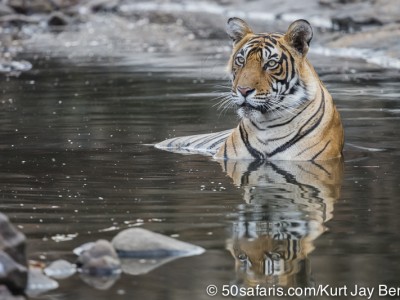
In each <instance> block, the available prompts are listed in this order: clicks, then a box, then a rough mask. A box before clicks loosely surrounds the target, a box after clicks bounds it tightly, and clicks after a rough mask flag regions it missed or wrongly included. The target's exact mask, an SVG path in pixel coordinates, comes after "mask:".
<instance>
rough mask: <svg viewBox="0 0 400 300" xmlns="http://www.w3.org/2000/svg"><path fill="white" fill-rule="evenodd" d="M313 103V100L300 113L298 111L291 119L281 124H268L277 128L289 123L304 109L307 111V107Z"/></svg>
mask: <svg viewBox="0 0 400 300" xmlns="http://www.w3.org/2000/svg"><path fill="white" fill-rule="evenodd" d="M311 103H312V101H310V102H309V103H308V104H307V105H306V106H305V107H304V108H303V109H302V110H301V111H300V112H299V113H297V114H296V115H295V116H294V117H293V118H291V119H290V120H288V121H286V122H284V123H279V124H275V125H270V126H268V128H275V127H280V126H284V125H287V124H289V123H290V122H292V121H293V120H294V119H296V118H297V117H298V116H299V115H300V114H301V113H302V112H303V111H305V110H306V109H307V107H308V106H309V105H310V104H311Z"/></svg>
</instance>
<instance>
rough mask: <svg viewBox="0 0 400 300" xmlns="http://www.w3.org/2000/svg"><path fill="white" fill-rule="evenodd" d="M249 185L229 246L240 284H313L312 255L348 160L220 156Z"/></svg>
mask: <svg viewBox="0 0 400 300" xmlns="http://www.w3.org/2000/svg"><path fill="white" fill-rule="evenodd" d="M220 163H221V166H222V169H223V170H224V171H225V172H226V173H227V174H228V176H229V177H231V178H232V179H233V183H234V184H235V185H236V186H239V187H240V188H241V189H243V190H244V193H243V200H244V201H245V203H246V205H240V206H239V207H238V209H237V210H238V211H237V214H236V215H237V216H235V218H234V219H233V222H232V223H233V224H232V227H233V228H232V237H231V238H228V239H227V241H226V248H227V250H229V252H230V253H231V254H232V256H233V257H234V259H235V266H236V274H237V278H238V280H240V281H241V283H243V284H246V285H250V286H255V285H257V284H266V285H273V284H276V285H279V286H284V287H290V286H295V287H298V286H311V285H312V278H311V262H310V258H309V254H310V253H311V252H312V251H313V250H314V248H315V246H314V241H315V240H316V239H317V238H318V237H319V236H320V235H321V234H323V233H324V232H325V230H326V228H325V225H324V224H325V223H326V222H328V221H329V220H331V219H332V218H333V211H334V204H335V202H336V201H337V200H338V199H339V197H340V192H341V184H342V179H343V159H342V158H338V159H331V160H326V161H318V162H313V161H273V162H272V161H259V160H256V161H249V160H227V161H220Z"/></svg>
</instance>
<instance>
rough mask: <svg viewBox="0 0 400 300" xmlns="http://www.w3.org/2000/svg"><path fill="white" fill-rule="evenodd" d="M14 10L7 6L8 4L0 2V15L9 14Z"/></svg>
mask: <svg viewBox="0 0 400 300" xmlns="http://www.w3.org/2000/svg"><path fill="white" fill-rule="evenodd" d="M14 13H15V11H14V10H13V9H12V8H11V7H9V6H8V5H5V4H2V3H0V16H6V15H11V14H14Z"/></svg>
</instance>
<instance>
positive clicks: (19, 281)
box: [0, 251, 27, 295]
mask: <svg viewBox="0 0 400 300" xmlns="http://www.w3.org/2000/svg"><path fill="white" fill-rule="evenodd" d="M0 285H5V286H7V288H8V289H9V290H10V291H11V292H12V293H13V294H17V295H21V294H23V293H24V290H25V288H26V285H27V269H26V267H24V266H22V265H20V264H19V263H17V262H16V261H15V260H14V259H13V258H12V257H11V256H9V255H8V254H7V253H6V252H4V251H0Z"/></svg>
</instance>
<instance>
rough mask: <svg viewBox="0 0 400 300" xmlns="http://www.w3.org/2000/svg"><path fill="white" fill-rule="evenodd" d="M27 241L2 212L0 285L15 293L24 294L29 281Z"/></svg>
mask: <svg viewBox="0 0 400 300" xmlns="http://www.w3.org/2000/svg"><path fill="white" fill-rule="evenodd" d="M25 242H26V238H25V236H24V235H23V234H22V233H21V232H20V231H18V230H17V229H16V228H15V227H14V226H13V225H12V224H11V223H10V221H9V219H8V218H7V217H6V216H5V215H4V214H2V213H0V285H6V286H7V287H8V288H9V289H10V291H11V292H12V293H13V294H22V293H23V292H24V290H25V288H26V286H27V282H28V271H27V260H26V253H25V247H26V245H25Z"/></svg>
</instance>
